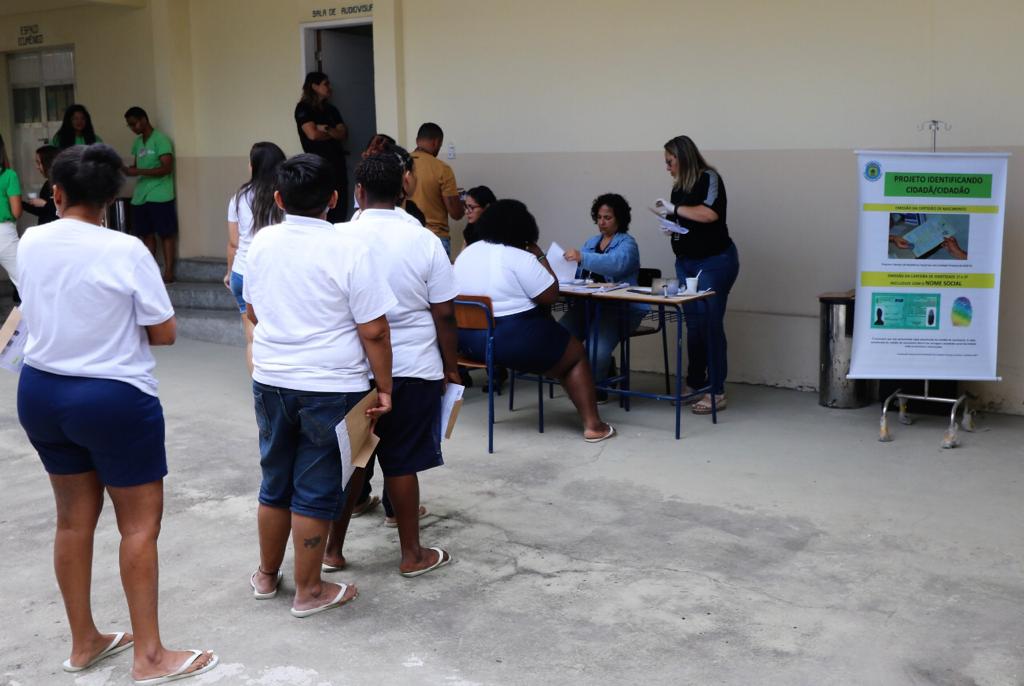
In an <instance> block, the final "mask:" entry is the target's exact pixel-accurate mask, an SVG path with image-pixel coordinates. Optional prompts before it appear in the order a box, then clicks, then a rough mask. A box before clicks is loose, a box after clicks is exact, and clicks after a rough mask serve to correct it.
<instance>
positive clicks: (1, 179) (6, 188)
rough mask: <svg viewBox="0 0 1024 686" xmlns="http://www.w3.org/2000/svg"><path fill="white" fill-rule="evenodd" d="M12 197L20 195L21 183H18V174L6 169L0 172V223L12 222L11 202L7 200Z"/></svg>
mask: <svg viewBox="0 0 1024 686" xmlns="http://www.w3.org/2000/svg"><path fill="white" fill-rule="evenodd" d="M13 195H21V183H19V182H18V172H16V171H14V170H13V169H11V168H10V167H8V168H7V169H4V170H3V171H2V172H0V223H3V222H13V221H14V213H13V212H11V201H10V200H8V198H10V197H11V196H13Z"/></svg>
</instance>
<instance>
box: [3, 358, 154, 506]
mask: <svg viewBox="0 0 1024 686" xmlns="http://www.w3.org/2000/svg"><path fill="white" fill-rule="evenodd" d="M18 419H19V420H20V421H21V425H22V427H24V429H25V433H26V434H28V440H29V441H31V443H32V446H33V447H34V448H35V449H36V452H38V453H39V457H40V459H41V460H42V461H43V467H45V468H46V471H47V472H49V473H50V474H57V475H67V474H84V473H86V472H92V471H95V472H96V473H97V475H98V476H99V479H100V481H101V482H102V483H103V484H104V485H106V486H114V487H126V486H139V485H141V484H148V483H150V482H153V481H159V480H160V479H162V478H164V477H165V476H167V453H166V451H165V450H164V413H163V409H162V408H161V407H160V400H159V399H158V398H156V397H155V396H152V395H149V394H148V393H143V392H142V391H140V390H139V389H138V388H135V386H132V385H131V384H128V383H125V382H123V381H113V380H111V379H90V378H85V377H81V376H63V375H60V374H51V373H49V372H44V371H40V370H38V369H34V368H32V367H29V366H28V365H25V366H24V367H23V368H22V370H21V379H20V380H19V382H18Z"/></svg>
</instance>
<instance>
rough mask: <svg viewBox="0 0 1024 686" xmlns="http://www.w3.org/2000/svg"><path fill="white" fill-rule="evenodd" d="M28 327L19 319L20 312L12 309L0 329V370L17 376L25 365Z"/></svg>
mask: <svg viewBox="0 0 1024 686" xmlns="http://www.w3.org/2000/svg"><path fill="white" fill-rule="evenodd" d="M27 340H28V327H27V326H26V325H25V322H24V320H22V318H21V310H19V309H18V308H14V309H13V310H11V314H10V316H9V317H7V321H6V322H4V325H3V327H2V328H0V369H6V370H7V371H9V372H14V373H15V374H17V373H18V372H20V371H21V368H22V366H23V365H24V364H25V341H27Z"/></svg>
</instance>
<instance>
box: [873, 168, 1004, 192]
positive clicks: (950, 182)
mask: <svg viewBox="0 0 1024 686" xmlns="http://www.w3.org/2000/svg"><path fill="white" fill-rule="evenodd" d="M885 195H886V197H914V198H917V197H921V198H924V197H929V198H991V197H992V175H991V174H944V173H934V172H885Z"/></svg>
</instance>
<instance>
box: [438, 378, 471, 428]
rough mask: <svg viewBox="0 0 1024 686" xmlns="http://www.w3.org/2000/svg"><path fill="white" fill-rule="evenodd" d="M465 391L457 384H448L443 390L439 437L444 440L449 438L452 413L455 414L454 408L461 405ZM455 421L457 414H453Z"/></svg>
mask: <svg viewBox="0 0 1024 686" xmlns="http://www.w3.org/2000/svg"><path fill="white" fill-rule="evenodd" d="M465 391H466V387H465V386H460V385H459V384H457V383H450V384H448V385H447V387H445V389H444V395H443V396H442V397H441V435H442V436H444V437H445V438H449V437H450V436H451V430H452V428H453V426H452V422H453V419H452V413H453V412H455V409H456V406H457V405H458V404H461V402H460V401H461V400H462V394H463V393H464V392H465ZM455 419H456V420H457V419H458V413H457V412H455Z"/></svg>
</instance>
